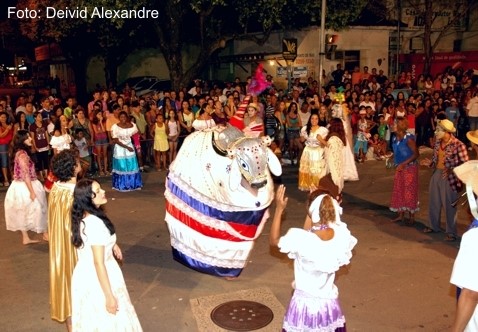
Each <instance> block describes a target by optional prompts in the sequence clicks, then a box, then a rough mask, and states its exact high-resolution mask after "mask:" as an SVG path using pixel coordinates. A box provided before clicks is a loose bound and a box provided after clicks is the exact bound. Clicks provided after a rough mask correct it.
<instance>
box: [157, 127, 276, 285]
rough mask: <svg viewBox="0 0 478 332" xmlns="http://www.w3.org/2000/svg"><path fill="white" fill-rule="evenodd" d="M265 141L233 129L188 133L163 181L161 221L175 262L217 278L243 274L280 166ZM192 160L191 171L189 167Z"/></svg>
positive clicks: (266, 213) (263, 219) (264, 218)
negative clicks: (163, 213) (163, 206)
mask: <svg viewBox="0 0 478 332" xmlns="http://www.w3.org/2000/svg"><path fill="white" fill-rule="evenodd" d="M269 144H270V138H269V137H268V136H264V137H262V138H252V137H246V136H244V133H242V131H240V130H239V129H237V128H235V127H233V126H227V127H222V126H217V127H214V128H213V129H204V130H202V131H197V132H194V133H191V134H190V135H189V136H188V137H187V138H186V140H185V141H184V145H183V147H182V148H181V150H179V153H178V155H177V157H176V159H175V160H174V162H173V163H172V165H171V166H170V168H169V173H168V176H167V178H166V191H165V194H164V195H165V197H166V222H167V224H168V228H169V232H170V235H171V246H172V250H173V256H174V258H175V259H176V260H177V261H179V262H180V263H182V264H184V265H186V266H188V267H190V268H192V269H195V270H197V271H200V272H203V273H208V274H211V275H215V276H221V277H237V276H239V274H240V273H241V272H242V269H243V268H244V266H245V265H246V262H247V260H248V257H249V253H250V252H251V250H252V247H253V245H254V240H255V239H256V238H257V237H258V236H259V235H260V234H261V232H262V228H263V227H264V224H265V222H266V220H267V218H268V212H267V210H268V207H269V205H270V204H271V202H272V199H273V195H274V194H273V193H274V183H273V181H272V177H271V175H270V173H269V169H270V171H271V172H272V173H273V174H274V175H277V176H279V175H280V174H281V172H282V170H281V166H280V162H279V160H278V159H277V157H276V156H275V155H274V153H273V152H272V150H271V149H269V148H268V145H269ZM191 160H194V163H195V167H191Z"/></svg>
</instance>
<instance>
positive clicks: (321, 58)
mask: <svg viewBox="0 0 478 332" xmlns="http://www.w3.org/2000/svg"><path fill="white" fill-rule="evenodd" d="M326 8H327V0H322V8H321V10H320V38H319V87H320V89H321V90H322V87H323V83H324V82H323V78H322V71H323V70H324V58H325V11H326ZM319 93H321V91H320V92H319Z"/></svg>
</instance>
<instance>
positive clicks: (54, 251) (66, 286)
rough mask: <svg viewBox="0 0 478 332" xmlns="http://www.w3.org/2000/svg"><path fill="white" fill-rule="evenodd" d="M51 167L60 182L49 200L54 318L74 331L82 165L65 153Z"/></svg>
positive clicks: (57, 182) (51, 289)
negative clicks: (74, 209) (74, 222)
mask: <svg viewBox="0 0 478 332" xmlns="http://www.w3.org/2000/svg"><path fill="white" fill-rule="evenodd" d="M51 166H52V171H53V174H54V175H55V177H56V178H57V179H58V180H57V181H56V182H55V183H54V184H53V187H52V188H51V192H50V195H49V197H48V231H49V237H50V238H49V254H50V306H51V318H52V319H54V320H57V321H59V322H65V323H66V325H67V328H68V331H71V276H72V274H73V269H74V268H75V264H76V250H75V248H74V247H73V244H72V243H71V206H72V204H73V190H74V189H75V184H76V177H77V175H78V173H79V172H80V171H81V165H80V161H79V158H78V157H77V155H76V153H75V151H73V150H63V151H61V152H59V153H58V154H57V155H55V156H54V157H53V160H52V164H51Z"/></svg>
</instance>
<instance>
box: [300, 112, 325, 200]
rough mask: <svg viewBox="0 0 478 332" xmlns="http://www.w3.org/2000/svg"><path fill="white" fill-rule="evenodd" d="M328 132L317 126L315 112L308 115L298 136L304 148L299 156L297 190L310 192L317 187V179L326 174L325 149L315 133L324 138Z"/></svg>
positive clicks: (317, 118)
mask: <svg viewBox="0 0 478 332" xmlns="http://www.w3.org/2000/svg"><path fill="white" fill-rule="evenodd" d="M328 133H329V131H328V130H327V128H325V127H320V126H319V116H318V114H315V113H314V114H312V115H311V116H310V117H309V121H308V122H307V125H305V126H304V127H302V130H301V132H300V136H301V141H302V142H305V148H304V151H303V152H302V157H301V158H300V166H299V190H302V191H308V192H310V191H312V190H314V189H317V188H318V186H319V180H320V179H321V178H322V177H324V176H325V175H326V173H327V167H326V163H325V157H324V153H325V149H324V147H323V146H321V144H320V142H319V140H318V139H317V135H320V136H321V138H322V139H324V138H325V137H327V134H328Z"/></svg>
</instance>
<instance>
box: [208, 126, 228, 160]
mask: <svg viewBox="0 0 478 332" xmlns="http://www.w3.org/2000/svg"><path fill="white" fill-rule="evenodd" d="M211 143H212V148H213V149H214V151H216V153H217V154H218V155H220V156H223V157H227V156H228V153H227V150H223V149H221V148H220V147H219V146H218V145H217V143H216V140H215V139H214V132H213V133H212V135H211Z"/></svg>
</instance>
